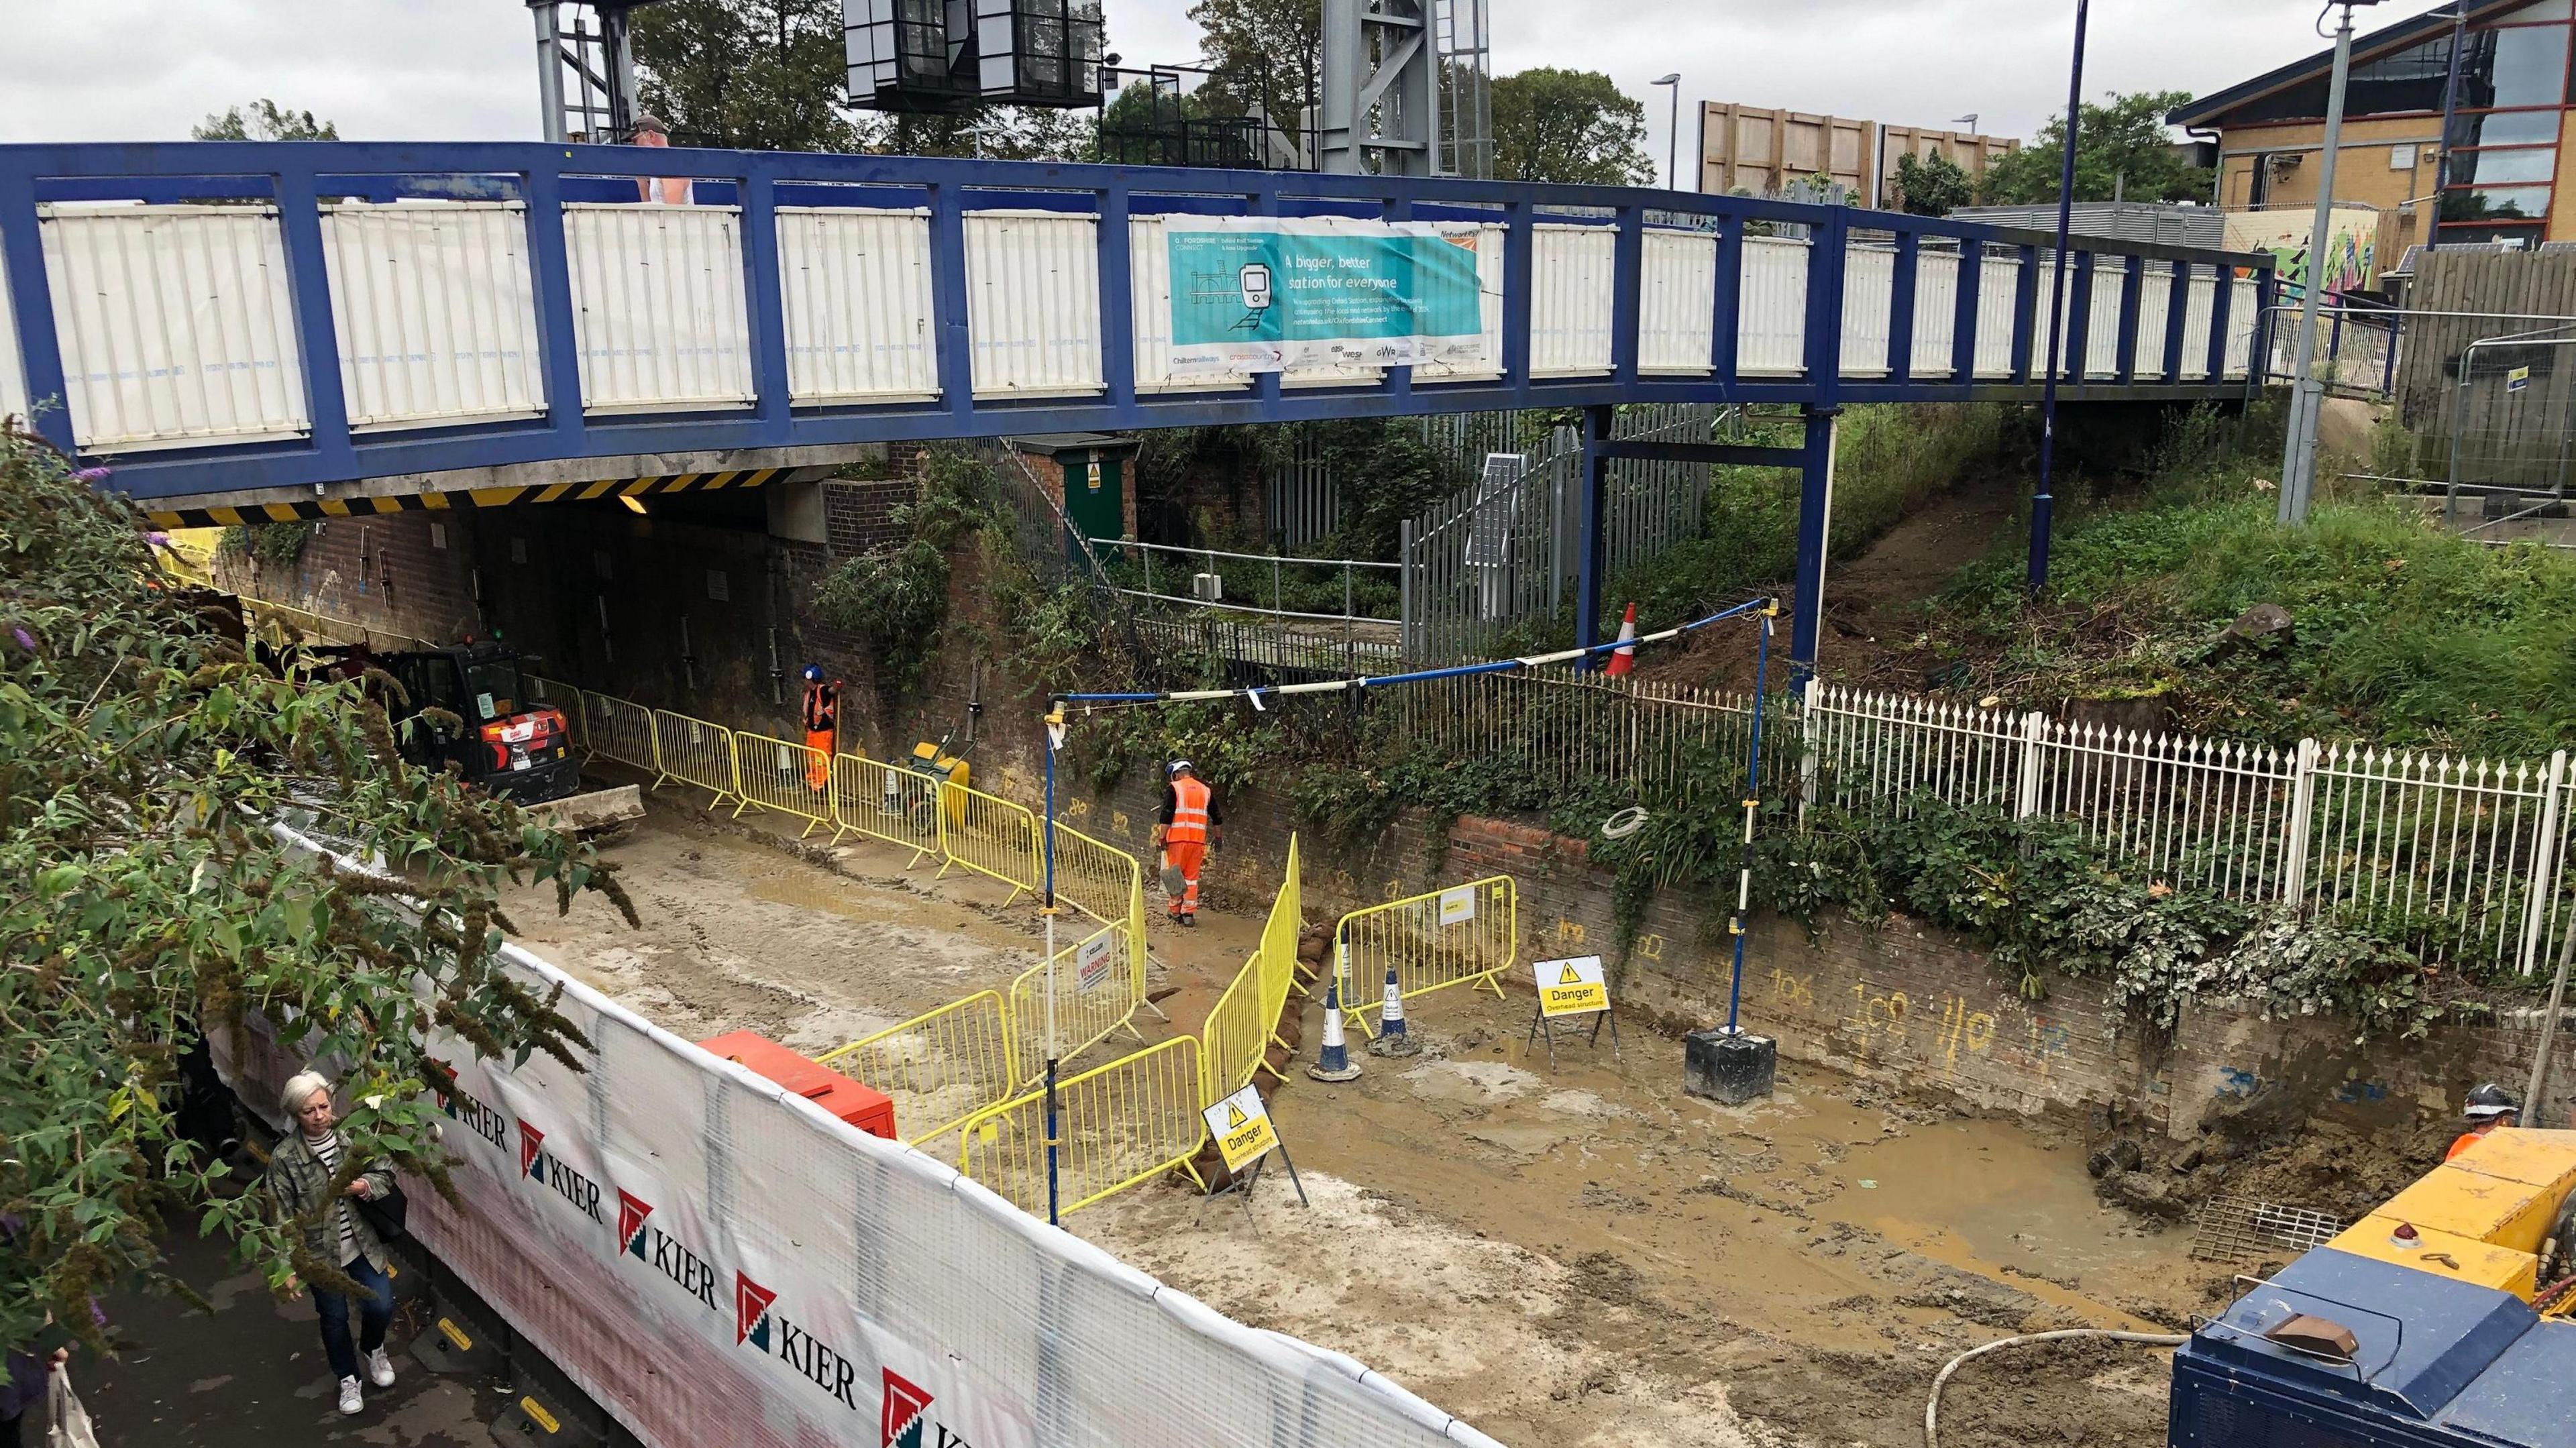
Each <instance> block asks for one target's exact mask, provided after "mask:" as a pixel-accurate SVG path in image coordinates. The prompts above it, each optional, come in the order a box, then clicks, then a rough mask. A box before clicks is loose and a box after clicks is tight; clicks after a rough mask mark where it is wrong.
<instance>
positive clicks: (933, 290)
mask: <svg viewBox="0 0 2576 1448" xmlns="http://www.w3.org/2000/svg"><path fill="white" fill-rule="evenodd" d="M930 334H931V335H932V336H934V337H936V338H938V339H939V341H938V343H937V352H936V356H935V358H934V361H935V363H936V365H937V367H938V369H939V371H938V376H939V405H940V406H941V407H942V408H944V409H946V411H947V413H948V415H949V416H951V417H954V418H959V419H963V418H967V417H971V416H972V415H974V411H975V354H974V352H973V351H972V350H971V348H972V346H973V343H974V338H973V335H972V334H971V333H970V332H969V330H968V328H967V325H966V196H965V192H964V191H963V190H961V189H960V188H959V187H957V186H955V185H953V184H950V183H946V182H941V183H938V184H935V185H933V186H932V187H931V188H930Z"/></svg>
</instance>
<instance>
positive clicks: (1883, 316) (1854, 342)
mask: <svg viewBox="0 0 2576 1448" xmlns="http://www.w3.org/2000/svg"><path fill="white" fill-rule="evenodd" d="M1844 258H1845V259H1844V264H1843V375H1844V376H1845V377H1884V376H1886V375H1887V347H1888V333H1889V330H1890V329H1889V327H1888V322H1889V320H1890V319H1891V318H1892V317H1893V316H1894V315H1895V312H1896V248H1895V247H1893V246H1889V245H1884V244H1881V245H1875V246H1863V245H1857V244H1855V245H1852V246H1848V247H1846V248H1844Z"/></svg>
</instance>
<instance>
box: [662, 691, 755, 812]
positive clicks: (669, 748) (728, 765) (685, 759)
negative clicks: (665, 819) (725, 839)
mask: <svg viewBox="0 0 2576 1448" xmlns="http://www.w3.org/2000/svg"><path fill="white" fill-rule="evenodd" d="M653 754H654V758H655V760H656V771H657V777H656V778H655V779H654V781H653V787H654V788H655V789H660V788H661V787H662V786H663V785H664V784H665V783H667V782H669V781H671V780H674V779H676V780H678V781H680V782H681V783H682V784H694V785H696V786H697V787H698V788H700V789H705V790H713V791H714V792H715V798H714V799H711V800H709V801H707V808H709V809H715V808H718V807H719V806H721V805H723V804H724V803H725V801H727V800H732V801H735V802H736V803H739V802H740V801H741V799H742V781H741V780H740V779H738V778H736V777H735V775H734V771H733V731H732V730H730V729H727V728H726V727H724V726H723V725H722V724H710V723H708V722H707V721H706V720H704V719H692V718H690V717H689V716H688V715H686V714H674V713H672V712H671V711H670V710H668V709H656V710H654V711H653ZM735 813H737V814H739V813H741V811H740V810H739V809H737V810H736V811H735Z"/></svg>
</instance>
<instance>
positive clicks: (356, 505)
mask: <svg viewBox="0 0 2576 1448" xmlns="http://www.w3.org/2000/svg"><path fill="white" fill-rule="evenodd" d="M786 471H788V470H787V469H786V468H744V469H741V470H739V471H735V472H718V473H668V474H665V475H663V476H660V477H652V478H601V479H599V480H598V481H596V482H586V483H532V484H527V485H524V486H520V487H509V488H467V489H463V490H461V491H456V492H431V493H400V494H395V495H393V496H389V497H380V498H299V499H297V500H296V501H294V502H292V503H253V504H245V505H244V506H242V507H238V508H181V509H179V510H177V511H175V512H156V513H153V514H151V515H150V518H151V522H152V526H153V527H155V528H235V527H239V526H241V525H242V524H244V523H291V522H294V521H295V520H296V519H298V518H373V517H378V516H381V515H383V514H386V513H422V512H428V513H438V512H445V511H447V510H449V509H451V508H506V507H509V506H511V505H513V504H517V503H567V502H588V501H590V500H592V499H596V498H641V497H647V496H650V495H653V494H668V493H712V492H715V491H717V490H718V489H721V488H736V489H740V488H756V487H759V486H760V485H761V484H763V483H766V482H769V481H770V480H771V479H773V478H776V477H777V476H778V475H779V474H781V473H784V472H786Z"/></svg>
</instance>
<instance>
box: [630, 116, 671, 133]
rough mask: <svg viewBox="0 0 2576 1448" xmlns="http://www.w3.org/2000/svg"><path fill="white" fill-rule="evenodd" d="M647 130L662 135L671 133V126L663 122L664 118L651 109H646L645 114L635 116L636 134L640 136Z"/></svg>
mask: <svg viewBox="0 0 2576 1448" xmlns="http://www.w3.org/2000/svg"><path fill="white" fill-rule="evenodd" d="M646 131H651V132H653V133H655V134H656V135H662V136H667V135H669V134H671V128H670V127H669V126H666V125H664V124H662V118H661V117H660V116H657V115H655V114H653V113H652V112H651V111H646V112H645V113H644V114H642V115H640V116H637V117H636V118H635V134H637V135H639V136H640V135H643V134H644V133H645V132H646Z"/></svg>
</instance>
